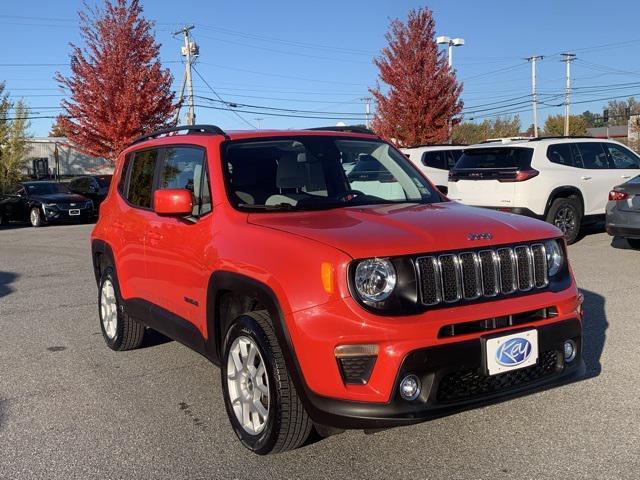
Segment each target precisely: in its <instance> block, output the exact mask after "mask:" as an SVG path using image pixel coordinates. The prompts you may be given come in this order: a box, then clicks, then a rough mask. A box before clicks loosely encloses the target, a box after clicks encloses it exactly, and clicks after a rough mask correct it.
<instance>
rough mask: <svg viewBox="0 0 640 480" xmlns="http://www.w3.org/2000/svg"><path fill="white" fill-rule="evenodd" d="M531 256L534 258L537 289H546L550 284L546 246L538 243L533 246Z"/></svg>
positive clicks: (534, 280) (534, 277)
mask: <svg viewBox="0 0 640 480" xmlns="http://www.w3.org/2000/svg"><path fill="white" fill-rule="evenodd" d="M531 256H532V257H533V282H534V286H535V287H536V288H542V287H546V286H547V284H548V283H549V279H548V278H547V252H546V249H545V248H544V245H543V244H541V243H537V244H535V245H531Z"/></svg>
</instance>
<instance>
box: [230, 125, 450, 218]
mask: <svg viewBox="0 0 640 480" xmlns="http://www.w3.org/2000/svg"><path fill="white" fill-rule="evenodd" d="M224 164H225V169H224V170H225V177H226V182H227V189H228V195H229V199H230V201H231V203H232V204H233V205H234V206H236V207H237V208H240V209H248V210H305V209H324V208H337V207H342V206H349V205H372V204H380V203H406V202H411V203H433V202H440V201H442V200H443V199H442V197H441V196H440V195H439V194H438V193H437V192H436V191H435V190H434V189H433V188H432V187H431V185H430V184H429V183H428V182H427V181H426V180H425V179H424V178H423V177H422V176H421V175H420V174H419V173H418V172H417V171H416V170H415V169H414V168H413V167H412V166H411V165H410V164H409V163H408V162H407V160H406V158H405V157H404V155H402V154H401V153H399V152H398V151H397V150H396V149H395V148H393V147H391V146H390V145H388V144H387V143H384V142H381V141H378V140H358V139H343V138H336V137H316V136H308V137H304V136H303V137H296V138H277V139H265V140H250V141H236V142H232V143H230V144H228V146H227V147H226V150H225V154H224Z"/></svg>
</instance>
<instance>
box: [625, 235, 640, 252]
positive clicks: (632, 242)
mask: <svg viewBox="0 0 640 480" xmlns="http://www.w3.org/2000/svg"><path fill="white" fill-rule="evenodd" d="M627 243H628V244H629V246H630V247H631V248H633V249H634V250H640V238H627Z"/></svg>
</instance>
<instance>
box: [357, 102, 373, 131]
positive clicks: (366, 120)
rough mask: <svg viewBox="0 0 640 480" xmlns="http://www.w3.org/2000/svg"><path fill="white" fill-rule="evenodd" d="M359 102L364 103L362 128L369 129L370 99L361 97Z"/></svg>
mask: <svg viewBox="0 0 640 480" xmlns="http://www.w3.org/2000/svg"><path fill="white" fill-rule="evenodd" d="M360 100H361V101H362V102H364V126H365V127H367V128H369V115H371V97H363V98H361V99H360Z"/></svg>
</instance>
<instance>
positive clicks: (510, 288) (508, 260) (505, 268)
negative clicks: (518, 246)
mask: <svg viewBox="0 0 640 480" xmlns="http://www.w3.org/2000/svg"><path fill="white" fill-rule="evenodd" d="M496 253H497V254H498V263H499V265H500V286H501V291H502V293H513V292H514V291H515V290H516V274H517V272H516V262H515V261H514V260H515V258H514V254H513V250H511V249H510V248H499V249H498V250H497V252H496Z"/></svg>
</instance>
